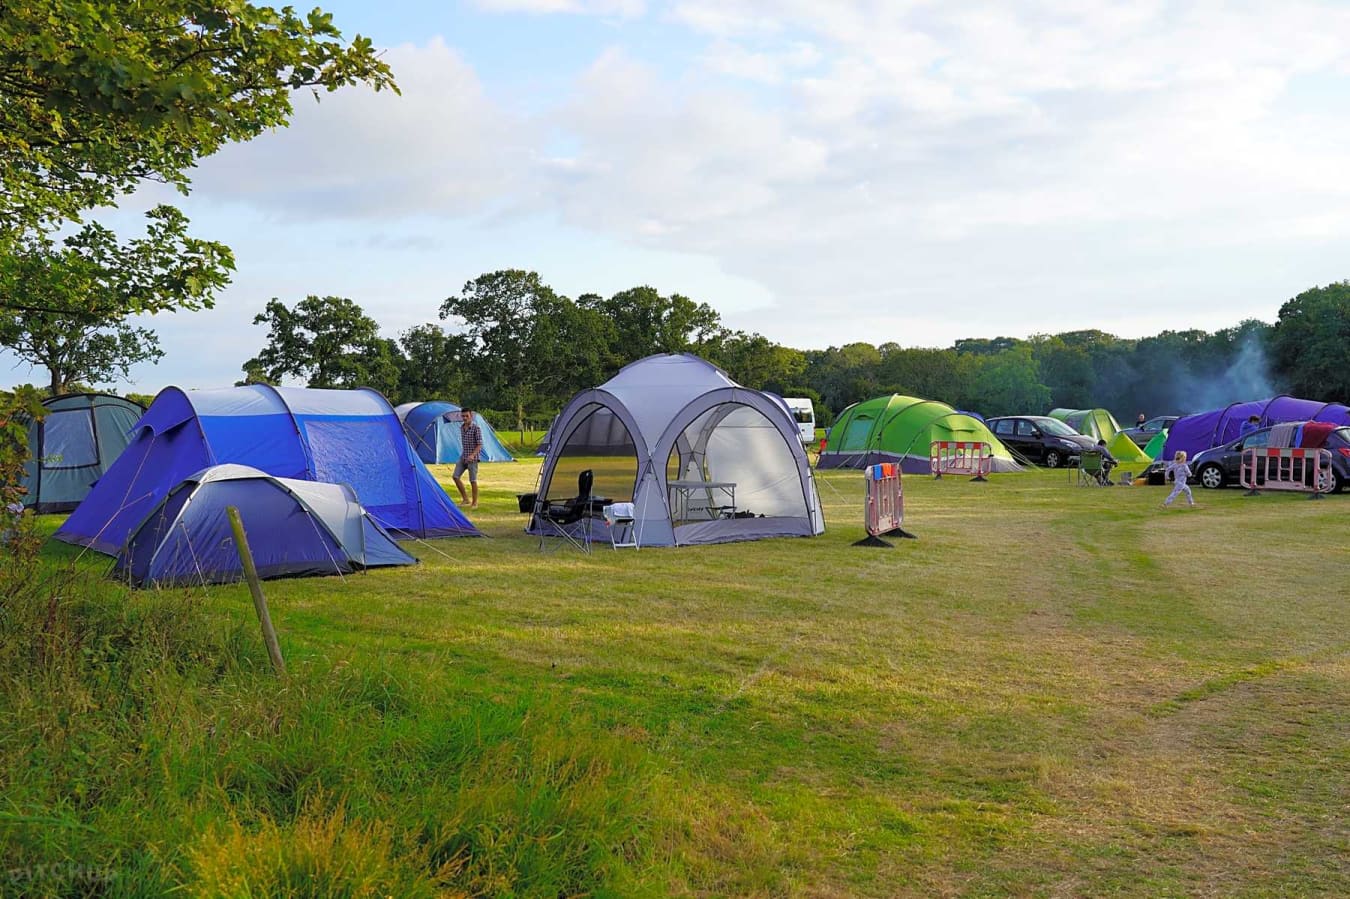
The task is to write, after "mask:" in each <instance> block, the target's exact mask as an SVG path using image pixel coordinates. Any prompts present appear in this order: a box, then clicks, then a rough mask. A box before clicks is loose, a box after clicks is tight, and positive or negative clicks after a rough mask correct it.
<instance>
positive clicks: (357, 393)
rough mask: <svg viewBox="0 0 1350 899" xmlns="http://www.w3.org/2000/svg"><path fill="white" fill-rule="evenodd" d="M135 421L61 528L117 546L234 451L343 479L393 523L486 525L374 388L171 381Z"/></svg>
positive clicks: (63, 535) (237, 458) (418, 529)
mask: <svg viewBox="0 0 1350 899" xmlns="http://www.w3.org/2000/svg"><path fill="white" fill-rule="evenodd" d="M134 431H135V433H134V437H133V439H132V442H131V444H130V445H129V446H128V447H127V448H126V451H125V452H123V453H122V455H121V456H120V457H119V458H118V460H117V461H116V462H115V463H114V464H113V466H112V468H110V469H108V473H107V474H105V475H104V476H103V478H102V479H101V480H100V481H99V482H98V484H97V485H96V486H95V487H94V489H93V490H92V491H90V493H89V496H88V497H87V498H86V499H85V501H84V502H83V503H81V504H80V507H79V508H78V509H76V510H75V511H74V513H72V514H71V516H70V517H69V518H68V519H66V522H65V524H63V525H62V526H61V528H60V530H58V531H57V532H56V535H55V536H56V539H58V540H63V541H65V542H66V543H74V544H77V545H80V546H87V547H89V548H91V549H95V550H98V551H99V552H103V553H107V554H108V555H116V554H117V552H118V551H119V550H121V548H122V547H123V546H124V545H125V544H126V540H127V538H128V536H130V534H131V533H132V531H133V530H135V528H136V527H137V526H138V525H140V523H141V522H142V521H144V520H145V517H146V516H147V515H149V514H150V511H151V510H152V509H154V507H155V506H156V505H158V504H159V502H160V501H161V500H163V499H164V497H165V496H167V495H168V493H169V491H170V490H172V489H173V488H174V487H176V486H177V485H178V484H179V483H180V482H182V481H183V480H184V479H185V478H187V477H189V476H190V475H192V474H194V473H195V472H198V471H201V470H202V469H203V468H207V467H209V466H212V465H221V464H224V463H228V462H232V463H235V464H238V465H249V466H252V467H253V468H256V469H258V470H260V471H263V472H266V473H267V474H270V475H272V476H274V477H279V478H293V479H296V480H302V481H322V482H325V483H329V484H346V485H348V486H349V487H351V488H352V489H353V490H355V491H356V495H357V496H358V497H359V498H360V500H361V504H362V505H363V506H364V507H365V508H366V511H367V512H369V513H370V515H371V516H372V517H373V518H374V519H375V520H376V521H377V522H379V523H380V525H381V526H383V527H384V528H386V529H388V530H389V531H391V532H393V533H395V534H410V535H413V536H417V537H462V536H478V530H477V529H476V528H475V527H474V526H473V525H472V524H470V523H469V521H468V519H466V518H465V517H464V515H463V514H462V513H461V512H460V511H459V509H457V508H456V507H455V504H454V503H453V502H452V501H451V499H450V497H449V496H448V495H447V494H446V492H445V490H444V489H443V488H442V487H441V485H440V484H438V483H437V482H436V479H435V478H433V477H432V476H431V472H429V471H427V467H426V466H425V465H423V464H422V460H421V459H419V458H417V454H416V453H414V452H413V451H412V448H411V447H410V446H408V440H407V438H406V437H404V436H403V426H402V425H400V424H399V421H398V416H396V415H394V410H393V409H392V408H391V407H390V406H389V402H388V401H387V400H386V399H385V398H384V397H383V396H381V395H380V394H379V393H377V392H376V391H374V390H367V389H361V390H306V389H303V388H296V387H270V386H268V385H265V384H253V385H250V386H248V387H227V388H223V389H217V390H193V391H187V390H182V389H180V388H178V387H167V388H165V389H164V390H162V391H160V393H159V395H158V396H157V397H155V401H154V402H153V403H151V404H150V408H149V409H148V410H146V413H145V415H144V416H142V418H141V420H140V421H138V422H137V423H136V426H135V429H134Z"/></svg>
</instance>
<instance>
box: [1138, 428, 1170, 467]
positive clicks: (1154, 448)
mask: <svg viewBox="0 0 1350 899" xmlns="http://www.w3.org/2000/svg"><path fill="white" fill-rule="evenodd" d="M1166 445H1167V429H1166V428H1163V429H1162V430H1161V431H1159V432H1158V433H1156V434H1154V435H1153V439H1152V440H1150V441H1149V442H1148V446H1146V447H1144V455H1146V456H1148V457H1149V458H1150V459H1153V460H1155V461H1156V460H1157V458H1158V456H1160V455H1162V451H1163V447H1164V446H1166Z"/></svg>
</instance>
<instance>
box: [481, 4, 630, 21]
mask: <svg viewBox="0 0 1350 899" xmlns="http://www.w3.org/2000/svg"><path fill="white" fill-rule="evenodd" d="M473 3H474V6H477V7H478V8H479V9H482V10H486V11H487V12H501V13H512V12H524V13H545V14H548V13H571V14H573V15H599V16H618V17H621V18H631V17H634V16H640V15H642V13H643V12H644V11H645V10H646V3H645V0H473Z"/></svg>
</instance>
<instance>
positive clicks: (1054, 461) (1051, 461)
mask: <svg viewBox="0 0 1350 899" xmlns="http://www.w3.org/2000/svg"><path fill="white" fill-rule="evenodd" d="M1059 463H1060V458H1059V450H1046V451H1045V467H1046V468H1059Z"/></svg>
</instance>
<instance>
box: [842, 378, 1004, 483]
mask: <svg viewBox="0 0 1350 899" xmlns="http://www.w3.org/2000/svg"><path fill="white" fill-rule="evenodd" d="M934 440H963V441H970V442H977V443H978V442H983V443H987V444H989V446H990V447H992V448H993V451H994V463H993V470H994V471H1020V470H1021V468H1022V467H1021V466H1020V465H1018V464H1017V462H1015V461H1014V460H1013V457H1012V455H1011V454H1010V453H1009V452H1008V449H1007V447H1005V446H1004V445H1003V444H1002V443H1000V442H999V439H998V438H997V437H995V436H994V435H993V434H992V433H991V432H990V431H989V429H988V428H987V427H985V425H984V422H982V421H980V419H978V418H976V417H975V416H973V415H968V414H966V413H964V412H957V411H956V410H955V409H953V408H952V407H951V406H948V405H947V404H946V403H939V402H936V401H935V400H922V399H919V398H917V397H912V396H900V395H898V394H892V395H891V396H879V397H874V398H872V399H870V400H864V401H863V402H861V403H854V404H853V405H852V406H849V407H848V408H847V409H845V410H844V411H843V412H841V413H840V415H839V418H838V419H837V420H836V421H835V423H834V427H832V428H831V429H830V436H829V439H828V440H827V441H826V443H825V451H824V452H823V453H821V454H820V461H819V462H817V463H816V467H817V468H864V467H866V466H868V465H874V464H876V463H878V462H899V463H900V464H901V468H902V470H904V471H905V472H908V473H910V474H915V473H926V472H927V471H928V445H929V444H930V443H932V442H933V441H934Z"/></svg>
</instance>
